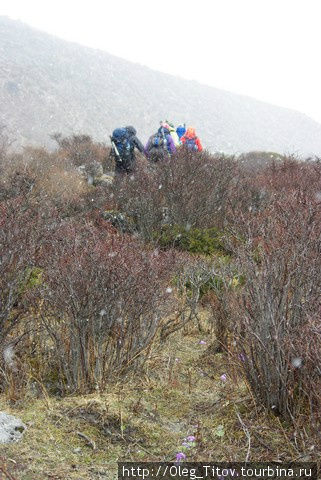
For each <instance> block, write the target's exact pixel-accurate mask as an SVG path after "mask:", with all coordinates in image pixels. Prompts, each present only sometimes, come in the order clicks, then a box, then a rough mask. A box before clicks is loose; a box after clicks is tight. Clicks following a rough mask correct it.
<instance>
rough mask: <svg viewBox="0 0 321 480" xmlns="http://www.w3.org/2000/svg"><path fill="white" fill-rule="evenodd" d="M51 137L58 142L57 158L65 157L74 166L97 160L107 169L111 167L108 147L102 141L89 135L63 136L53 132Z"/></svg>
mask: <svg viewBox="0 0 321 480" xmlns="http://www.w3.org/2000/svg"><path fill="white" fill-rule="evenodd" d="M52 138H53V139H54V140H55V141H56V142H57V144H58V147H59V149H58V156H59V158H62V159H66V160H68V161H69V162H71V163H72V164H73V165H76V166H80V165H88V164H90V163H95V162H97V163H100V164H102V165H103V166H104V167H105V169H107V170H111V169H112V162H111V159H110V148H108V147H106V146H105V145H104V144H102V143H96V142H94V141H93V139H92V138H91V137H90V135H71V136H70V137H63V136H62V134H60V133H55V134H54V135H52Z"/></svg>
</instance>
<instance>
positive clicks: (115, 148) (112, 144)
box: [109, 136, 122, 162]
mask: <svg viewBox="0 0 321 480" xmlns="http://www.w3.org/2000/svg"><path fill="white" fill-rule="evenodd" d="M109 138H110V141H111V146H112V148H113V149H114V152H115V154H116V157H117V158H118V160H119V161H120V162H122V159H121V156H120V154H119V151H118V148H117V147H116V144H115V142H114V140H113V137H111V136H110V137H109Z"/></svg>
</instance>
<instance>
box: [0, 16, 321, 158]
mask: <svg viewBox="0 0 321 480" xmlns="http://www.w3.org/2000/svg"><path fill="white" fill-rule="evenodd" d="M0 102H1V110H0V121H1V122H2V123H5V124H6V125H8V127H9V128H10V129H11V130H12V131H13V134H14V136H15V137H16V138H17V143H18V144H21V143H22V144H26V143H34V144H44V145H46V146H48V145H50V143H51V140H50V138H49V135H50V134H52V133H54V132H62V133H63V134H70V133H80V132H82V133H89V134H91V135H92V136H93V137H94V139H96V140H99V141H107V140H108V135H109V134H110V132H111V130H112V129H113V128H115V127H117V126H119V125H124V124H127V125H128V124H133V125H135V127H136V128H137V130H138V134H139V136H140V137H141V138H142V140H143V141H146V140H147V138H148V136H149V135H150V134H151V133H153V131H154V130H155V129H156V128H157V126H158V124H159V120H161V119H165V118H168V119H169V120H172V121H174V122H176V123H178V122H186V123H187V124H192V125H193V126H195V127H196V128H197V131H198V132H199V135H200V137H201V139H202V140H203V143H204V145H205V146H207V147H208V148H209V149H211V150H223V151H226V152H244V151H249V150H272V151H278V152H280V153H288V152H294V153H302V154H305V155H306V154H318V155H320V154H321V125H319V124H318V123H317V122H315V121H313V120H312V119H310V118H309V117H307V116H306V115H303V114H301V113H299V112H296V111H292V110H288V109H285V108H280V107H276V106H272V105H269V104H267V103H263V102H260V101H257V100H254V99H252V98H250V97H245V96H240V95H236V94H233V93H229V92H226V91H223V90H219V89H216V88H212V87H208V86H205V85H201V84H199V83H197V82H194V81H188V80H184V79H181V78H178V77H174V76H171V75H167V74H164V73H160V72H156V71H153V70H151V69H149V68H147V67H144V66H141V65H138V64H134V63H131V62H128V61H125V60H122V59H120V58H117V57H115V56H112V55H110V54H108V53H106V52H103V51H99V50H94V49H90V48H87V47H83V46H80V45H77V44H74V43H70V42H66V41H63V40H60V39H58V38H56V37H53V36H51V35H48V34H46V33H43V32H41V31H38V30H35V29H33V28H30V27H28V26H26V25H24V24H23V23H21V22H18V21H14V20H10V19H8V18H6V17H0Z"/></svg>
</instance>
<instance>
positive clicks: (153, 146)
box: [145, 126, 176, 162]
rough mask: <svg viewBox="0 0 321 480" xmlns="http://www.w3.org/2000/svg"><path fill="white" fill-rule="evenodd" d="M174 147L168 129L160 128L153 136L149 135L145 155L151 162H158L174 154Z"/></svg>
mask: <svg viewBox="0 0 321 480" xmlns="http://www.w3.org/2000/svg"><path fill="white" fill-rule="evenodd" d="M175 151H176V147H175V144H174V141H173V139H172V137H171V135H170V131H169V130H168V128H165V127H164V126H160V127H159V129H158V130H157V132H156V133H155V134H154V135H151V136H150V137H149V139H148V142H147V144H146V147H145V155H146V157H147V158H148V159H149V160H150V161H151V162H158V161H159V160H163V159H164V158H166V157H167V158H168V157H170V156H171V155H172V154H173V153H175Z"/></svg>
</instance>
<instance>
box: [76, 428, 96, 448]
mask: <svg viewBox="0 0 321 480" xmlns="http://www.w3.org/2000/svg"><path fill="white" fill-rule="evenodd" d="M76 433H77V435H78V436H79V437H81V438H83V439H84V440H86V442H87V443H88V445H89V446H90V447H91V448H92V449H93V450H96V443H95V442H94V440H91V438H89V437H87V435H85V434H84V433H81V432H76Z"/></svg>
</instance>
